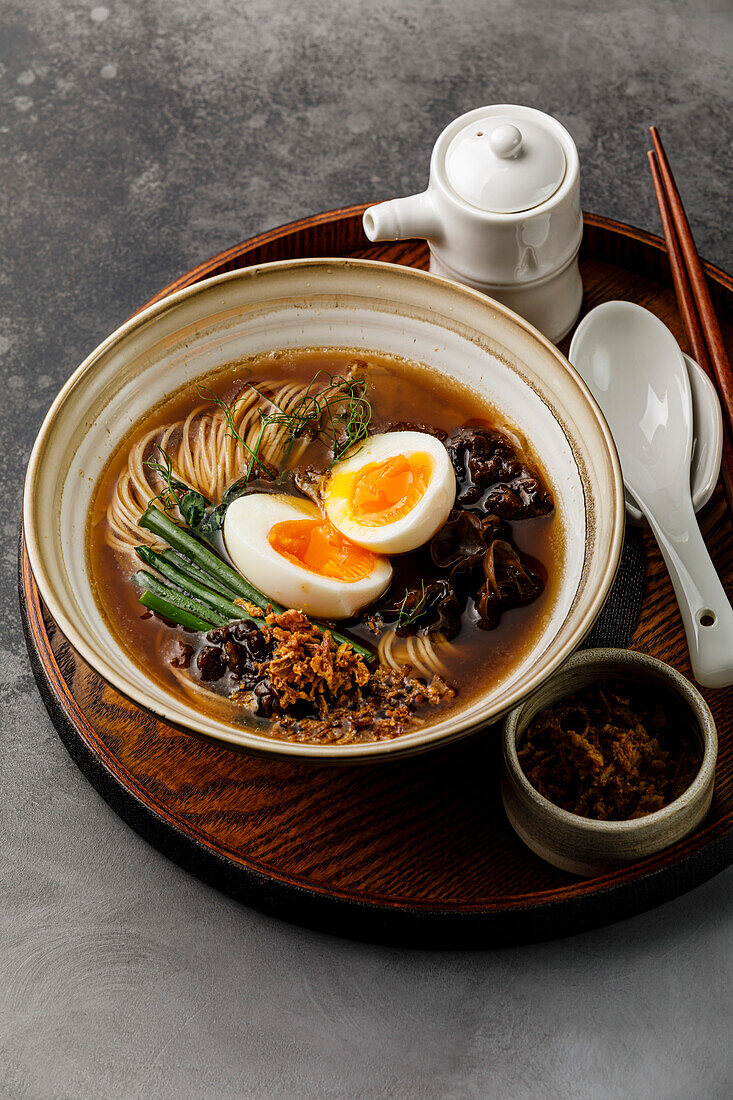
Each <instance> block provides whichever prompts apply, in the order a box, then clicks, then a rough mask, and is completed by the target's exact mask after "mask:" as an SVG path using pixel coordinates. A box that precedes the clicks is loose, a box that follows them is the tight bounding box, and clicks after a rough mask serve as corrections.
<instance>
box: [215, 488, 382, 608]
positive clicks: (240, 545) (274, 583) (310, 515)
mask: <svg viewBox="0 0 733 1100" xmlns="http://www.w3.org/2000/svg"><path fill="white" fill-rule="evenodd" d="M321 518H322V516H321V513H320V512H319V511H318V509H317V508H316V506H315V505H314V504H311V503H310V501H306V500H297V499H296V498H295V497H289V496H284V495H275V494H273V495H270V494H268V493H252V494H250V495H249V496H243V497H239V499H238V500H235V501H233V502H232V503H231V504H230V505H229V508H228V509H227V513H226V516H225V519H224V542H225V544H226V548H227V552H228V553H229V556H230V557H231V559H232V561H233V563H234V565H235V566H236V568H237V569H238V570H239V571H240V573H241V574H242V576H243V577H246V578H247V580H248V581H250V582H251V583H252V584H253V585H255V587H256V588H259V589H260V591H261V592H264V593H265V595H266V596H268V597H269V598H270V599H271V600H275V601H277V603H281V604H283V605H284V606H285V607H293V608H297V609H298V610H299V611H304V612H305V613H306V614H307V615H313V616H315V617H316V618H322V619H348V618H351V616H352V615H355V614H356V613H357V611H360V610H361V609H362V608H363V607H366V606H367V605H368V604H370V603H372V602H373V601H374V600H376V599H378V597H379V596H381V595H382V593H383V592H384V591H385V590H386V589H387V587H388V586H389V583H390V581H391V579H392V566H391V565H390V564H389V561H388V560H387V559H386V558H381V557H379V558H377V559H376V560H375V562H374V568H373V569H372V571H371V573H369V575H368V576H366V577H362V578H361V579H360V580H356V581H345V580H340V579H336V578H332V577H323V576H321V575H320V574H319V573H312V572H311V571H310V570H309V569H305V568H304V567H302V566H299V565H297V564H296V563H295V562H292V561H289V560H288V558H284V557H282V555H280V554H278V552H277V551H276V550H275V549H274V548H273V547H272V546H270V543H269V542H268V535H269V533H270V531H271V530H272V528H273V527H274V526H275V524H276V523H282V522H283V521H285V520H295V519H321Z"/></svg>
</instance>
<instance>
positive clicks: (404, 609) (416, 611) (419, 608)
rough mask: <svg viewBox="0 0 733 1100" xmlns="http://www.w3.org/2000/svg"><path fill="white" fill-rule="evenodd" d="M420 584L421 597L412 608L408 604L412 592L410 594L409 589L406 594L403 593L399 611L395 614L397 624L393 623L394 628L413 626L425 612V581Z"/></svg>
mask: <svg viewBox="0 0 733 1100" xmlns="http://www.w3.org/2000/svg"><path fill="white" fill-rule="evenodd" d="M420 583H421V585H422V595H421V596H420V598H419V599H418V600H417V601H416V602H415V604H414V605H413V606H412V607H409V606H408V603H409V601H410V597H411V596H412V595H413V592H411V591H410V590H409V589H408V590H407V592H405V596H404V599H403V600H402V603H401V604H400V609H399V611H398V613H397V622H396V623H395V626H396V627H397V628H398V629H399V628H400V627H409V626H414V625H415V623H416V622H417V621H418V619H419V618H420V616H421V615H422V613H423V611H424V610H425V600H426V598H427V597H426V593H425V581H421V582H420Z"/></svg>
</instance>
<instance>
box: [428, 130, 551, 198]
mask: <svg viewBox="0 0 733 1100" xmlns="http://www.w3.org/2000/svg"><path fill="white" fill-rule="evenodd" d="M565 170H566V159H565V152H564V150H563V147H562V145H561V144H560V142H559V141H558V139H557V137H556V136H555V134H554V133H553V132H552V131H551V130H550V129H548V128H547V127H546V126H543V125H542V123H541V122H537V121H535V119H533V118H528V117H525V116H524V115H521V116H519V115H518V116H516V117H512V116H510V115H492V114H489V113H487V114H486V116H485V117H484V118H480V117H479V118H472V119H471V121H470V122H469V123H468V124H467V125H466V126H464V127H463V129H462V130H459V132H458V133H457V134H456V136H455V137H454V138H453V140H452V141H451V143H450V145H449V146H448V149H447V152H446V154H445V171H446V175H447V179H448V183H449V184H450V186H451V187H452V189H453V190H454V191H455V192H456V194H457V195H458V196H459V198H461V199H463V200H464V201H465V202H468V203H471V205H472V206H476V207H478V209H479V210H485V211H487V213H492V214H518V213H520V212H521V211H522V210H531V209H532V208H533V207H535V206H539V205H540V204H541V203H543V202H545V201H546V200H547V199H549V198H550V197H551V196H552V195H554V194H555V192H556V191H557V189H558V188H559V186H560V184H561V183H562V181H563V179H564V177H565Z"/></svg>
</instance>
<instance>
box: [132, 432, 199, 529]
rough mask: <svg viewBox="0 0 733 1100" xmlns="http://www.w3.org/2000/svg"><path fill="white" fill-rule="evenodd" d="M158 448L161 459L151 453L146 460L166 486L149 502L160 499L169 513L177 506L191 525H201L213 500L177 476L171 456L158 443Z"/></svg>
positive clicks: (146, 463) (147, 464) (194, 526)
mask: <svg viewBox="0 0 733 1100" xmlns="http://www.w3.org/2000/svg"><path fill="white" fill-rule="evenodd" d="M156 449H157V451H158V457H159V460H158V459H156V458H155V456H154V455H152V454H151V455H150V456H149V458H147V459H146V460H145V465H146V466H147V467H148V468H149V469H151V470H155V472H156V473H157V474H158V475H159V476H160V477H161V478H162V479H163V481H164V482H165V488H164V489H162V490H161V492H160V493H158V495H157V496H156V497H153V499H152V500H150V501H148V504H153V503H154V502H155V501H157V500H159V501H160V502H161V504H162V505H163V509H164V511H165V512H167V513H168V514H170V513H171V512H172V511H173V510H174V509H176V508H177V509H178V511H179V512H180V514H181V515H182V516H183V518H184V520H185V521H186V523H187V524H188V525H189V527H193V528H196V527H199V526H200V524H201V523H202V522H203V520H204V518H205V516H206V511H207V509H208V508H211V506H212V504H211V501H210V500H209V499H208V498H207V497H205V496H204V495H203V493H199V492H198V491H197V490H196V489H192V488H191V486H190V485H187V484H186V482H185V481H181V480H180V478H177V477H175V475H174V473H173V462H172V460H171V456H170V455H169V454H168V452H167V451H166V450H164V448H163V447H161V446H160V445H159V444H156Z"/></svg>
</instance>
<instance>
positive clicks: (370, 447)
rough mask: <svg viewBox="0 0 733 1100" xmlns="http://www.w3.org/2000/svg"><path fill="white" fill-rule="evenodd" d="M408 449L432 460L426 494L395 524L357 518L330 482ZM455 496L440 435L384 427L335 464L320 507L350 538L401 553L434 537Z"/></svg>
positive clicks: (377, 550) (382, 551)
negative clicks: (370, 524)
mask: <svg viewBox="0 0 733 1100" xmlns="http://www.w3.org/2000/svg"><path fill="white" fill-rule="evenodd" d="M410 454H428V455H430V457H431V459H432V461H433V470H432V473H431V475H430V480H429V482H428V485H427V488H426V490H425V493H424V494H423V496H422V497H421V498H420V500H418V501H417V503H416V504H415V506H414V508H411V509H410V511H409V512H407V514H406V515H404V516H401V517H400V518H399V519H397V520H395V521H394V522H393V523H385V524H383V525H381V526H373V527H372V526H368V525H366V524H362V523H359V522H358V520H355V519H354V518H353V517H352V515H351V511H350V507H349V501H348V500H347V499H346V498H345V497H344V496H342V495H341V494H340V493H339V492H338V485H337V483H335V481H334V479H335V478H336V477H337V475H339V474H342V473H343V474H350V473H356V471H358V470H361V469H362V468H363V467H364V466H369V465H370V464H371V463H372V462H383V461H384V460H385V459H388V458H393V457H394V456H396V455H405V456H407V457H409V455H410ZM455 498H456V475H455V473H454V471H453V466H452V464H451V460H450V458H449V457H448V452H447V451H446V449H445V447H444V446H443V444H442V443H441V442H440V440H439V439H436V438H435V437H434V436H432V435H427V433H425V432H385V433H384V434H382V435H374V436H372V437H371V438H370V439H367V441H366V442H365V443H363V444H361V445H360V446H359V447H358V448H357V449H356V450H355V452H354V453H353V454H352V455H351V456H349V455H347V457H346V458H345V459H343V460H342V461H341V462H337V463H336V464H335V465H334V466H333V468H332V470H331V475H330V478H329V480H328V482H327V483H326V486H325V491H324V507H325V509H326V515H327V516H328V518H329V519H330V520H331V523H332V524H333V525H334V527H336V528H337V529H338V530H339V531H340V532H341V533H342V534H343V535H345V536H346V537H347V538H348V539H351V541H352V542H355V543H357V544H358V545H359V546H364V547H365V548H366V549H368V550H373V551H374V552H375V553H378V554H404V553H406V552H407V551H408V550H416V549H417V547H418V546H422V545H423V544H424V543H426V542H427V541H428V539H431V538H432V537H433V535H434V534H435V532H436V531H437V530H438V529H439V528H440V527H442V526H443V524H444V523H445V521H446V520H447V518H448V514H449V512H450V510H451V508H452V507H453V504H454V501H455Z"/></svg>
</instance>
